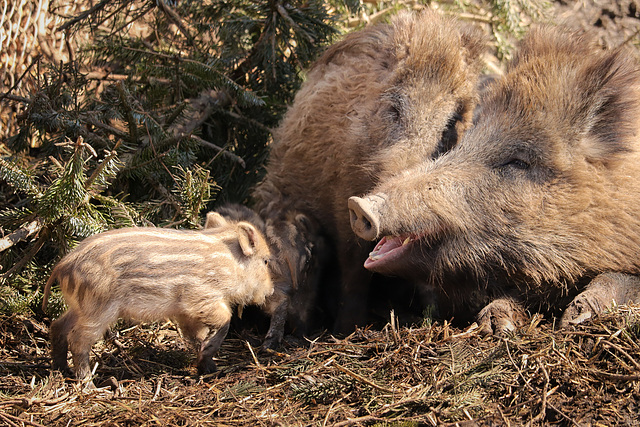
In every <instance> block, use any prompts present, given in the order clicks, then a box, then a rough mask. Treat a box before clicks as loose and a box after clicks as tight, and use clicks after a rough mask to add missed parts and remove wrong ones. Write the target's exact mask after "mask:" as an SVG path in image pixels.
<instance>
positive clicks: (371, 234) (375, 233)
mask: <svg viewBox="0 0 640 427" xmlns="http://www.w3.org/2000/svg"><path fill="white" fill-rule="evenodd" d="M382 201H384V199H382V197H379V196H372V197H366V198H364V199H362V198H360V197H350V198H349V216H350V218H351V228H352V229H353V232H354V233H356V235H358V236H359V237H361V238H363V239H365V240H375V239H377V238H378V237H379V235H380V220H379V218H380V217H379V215H378V205H379V204H380V202H382Z"/></svg>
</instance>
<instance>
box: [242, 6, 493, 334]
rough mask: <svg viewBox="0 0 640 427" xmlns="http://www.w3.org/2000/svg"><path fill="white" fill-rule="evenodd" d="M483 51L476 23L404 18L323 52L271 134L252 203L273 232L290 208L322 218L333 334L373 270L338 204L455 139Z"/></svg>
mask: <svg viewBox="0 0 640 427" xmlns="http://www.w3.org/2000/svg"><path fill="white" fill-rule="evenodd" d="M485 46H486V44H485V40H484V36H483V35H482V34H481V32H480V31H479V30H477V29H474V28H471V27H464V26H462V25H460V24H459V23H457V22H456V21H454V20H453V19H446V18H443V17H441V16H440V15H439V14H438V13H437V12H434V11H426V12H424V13H421V14H410V13H401V14H399V15H398V16H396V17H394V18H393V19H392V21H391V23H390V24H381V25H374V26H370V27H367V28H365V29H363V30H361V31H357V32H354V33H352V34H350V35H348V36H347V37H345V38H344V40H342V41H340V42H338V43H336V44H334V45H333V46H331V47H329V48H328V49H327V51H326V52H325V53H324V54H323V56H322V57H321V58H320V59H318V60H317V62H316V63H315V64H314V66H313V67H312V68H311V70H310V71H309V73H308V76H307V80H306V81H305V83H304V84H303V85H302V87H301V89H300V91H299V92H298V93H297V95H296V97H295V100H294V102H293V105H292V106H291V108H290V109H289V110H288V112H287V113H286V115H285V117H284V119H283V121H282V123H281V124H280V126H279V127H278V128H277V129H276V130H275V132H274V143H273V145H272V147H271V153H270V158H269V160H268V162H267V167H266V176H265V178H264V180H263V182H262V183H260V184H259V185H258V186H257V188H256V189H255V191H254V194H253V196H254V200H255V202H256V208H257V210H258V212H259V213H260V215H261V216H262V217H263V218H265V220H266V222H267V224H268V225H269V224H270V226H272V227H273V228H274V230H275V234H277V235H283V234H286V231H284V232H283V231H281V230H286V229H287V228H289V227H291V223H290V221H291V219H292V218H295V215H290V214H288V212H298V213H301V214H304V215H306V216H307V217H308V218H310V219H311V220H312V221H314V222H316V223H317V224H318V225H319V227H320V232H319V235H322V236H326V238H327V241H328V242H329V245H330V248H329V249H328V250H329V251H330V252H335V258H336V259H337V260H338V263H339V270H340V276H341V279H340V281H341V285H340V287H341V293H340V295H339V296H338V297H337V299H338V300H339V304H340V307H339V309H338V315H337V320H336V322H335V329H336V330H337V331H343V332H344V331H349V330H351V329H353V327H354V325H356V324H361V325H362V324H363V322H364V321H365V317H366V308H367V303H366V300H367V288H368V283H369V281H370V277H371V275H370V273H369V272H367V271H366V270H365V269H364V268H363V267H362V262H363V261H364V260H365V259H366V258H367V254H368V252H369V251H370V250H371V245H370V244H369V243H368V242H364V241H361V240H359V239H357V238H355V236H354V235H353V232H352V231H351V229H350V228H349V212H348V210H347V208H346V202H347V199H348V198H349V197H350V196H353V195H358V194H363V193H365V192H367V191H370V190H371V189H373V187H374V185H375V184H376V183H378V182H379V181H382V182H384V181H385V180H386V179H387V178H386V177H389V176H391V175H392V174H394V173H397V172H399V171H401V170H404V169H407V168H409V167H411V166H413V165H416V164H418V163H419V162H422V161H424V160H425V159H431V158H434V157H437V156H438V155H440V154H441V153H443V152H445V151H447V150H448V149H449V148H450V147H452V146H453V145H455V143H456V142H457V138H458V135H459V134H460V133H462V132H463V131H464V130H465V129H466V128H467V127H468V126H469V124H470V122H471V119H472V115H473V110H474V107H475V106H476V102H477V89H476V86H477V82H478V75H479V72H480V69H481V66H482V62H481V58H480V57H481V54H482V53H483V51H484V49H485ZM294 227H295V224H294ZM286 252H287V251H284V252H283V253H285V254H286ZM289 252H292V253H294V252H295V251H289ZM283 262H284V263H285V264H287V263H288V264H291V265H294V264H295V263H292V262H289V261H288V260H287V259H284V260H283ZM291 270H292V271H293V270H295V268H292V269H291ZM296 287H297V283H296V282H295V280H293V278H290V280H289V288H290V290H291V291H290V292H294V291H295V290H296ZM288 304H289V300H288V298H285V299H283V300H282V302H281V304H280V308H279V309H278V310H279V311H284V312H286V310H287V306H288ZM266 344H267V346H273V345H277V339H274V340H270V342H268V343H266Z"/></svg>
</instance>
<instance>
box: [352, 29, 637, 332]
mask: <svg viewBox="0 0 640 427" xmlns="http://www.w3.org/2000/svg"><path fill="white" fill-rule="evenodd" d="M481 108H482V114H481V116H480V117H479V119H478V123H477V125H476V126H475V128H474V129H472V130H470V131H469V132H467V134H465V136H464V138H463V139H462V141H461V142H460V144H459V145H458V146H457V147H455V148H453V149H452V150H451V151H450V152H448V153H446V154H445V155H443V156H442V157H440V158H439V159H437V160H436V161H435V162H430V163H427V164H424V165H422V166H419V167H417V168H416V169H414V170H411V171H407V172H405V173H403V174H401V175H399V176H397V177H396V178H394V179H390V180H388V181H387V182H384V183H382V184H381V185H380V186H379V187H378V188H377V189H376V190H374V192H372V195H370V196H366V197H364V198H353V199H352V200H350V206H351V208H352V211H353V219H354V221H353V226H354V230H355V231H356V232H358V234H359V235H360V236H362V237H365V238H377V237H379V236H389V235H391V236H401V240H403V241H404V240H406V239H407V238H409V240H410V241H411V243H410V244H407V245H405V246H403V248H402V249H398V250H397V251H395V252H389V254H391V255H386V256H383V257H381V258H380V259H378V260H377V261H373V260H369V261H367V265H368V266H369V267H370V268H371V269H373V270H374V271H380V272H384V273H387V274H390V273H393V274H400V275H405V276H406V275H409V274H410V275H411V276H413V277H414V278H416V279H419V280H427V281H429V282H432V283H433V282H435V283H437V284H443V283H444V284H446V287H441V293H442V295H443V299H445V300H449V301H452V300H454V301H456V302H458V303H461V304H460V305H461V306H462V307H468V306H469V304H472V303H473V301H470V298H469V296H470V295H475V294H472V292H473V291H479V292H480V294H484V295H486V296H487V297H488V298H493V297H500V296H501V295H510V296H512V297H515V298H516V299H518V300H520V301H523V300H524V301H526V302H527V303H528V304H529V306H531V307H535V308H536V309H538V308H542V309H545V308H550V309H552V310H553V309H557V308H561V307H565V306H566V303H567V302H569V301H570V300H571V298H572V297H574V296H576V294H577V293H578V292H579V291H580V290H582V289H583V288H584V286H585V285H586V284H587V283H589V281H590V280H591V279H593V278H594V277H596V276H598V275H599V274H603V273H607V272H617V273H623V274H622V276H620V277H624V275H637V274H639V273H640V256H639V255H638V254H640V214H639V212H640V197H638V196H639V195H640V114H639V113H640V70H639V68H638V65H637V64H636V63H635V61H634V60H633V59H632V58H631V56H630V55H628V54H626V53H625V52H624V51H623V50H614V51H602V50H600V49H598V48H597V47H596V46H595V44H594V43H593V42H592V41H591V39H590V38H589V37H588V36H586V35H584V34H577V33H574V32H572V31H570V30H566V29H560V28H551V27H542V28H537V29H534V30H532V31H531V33H530V34H529V35H528V37H527V38H526V39H525V40H524V41H523V43H522V45H521V47H520V50H519V53H518V55H517V56H516V58H515V60H514V61H513V62H512V64H511V65H510V67H509V69H508V72H507V74H506V75H505V76H504V77H503V78H502V80H501V81H499V82H497V83H496V84H495V85H494V86H493V87H492V88H490V89H489V90H488V94H487V97H486V99H485V100H484V101H483V102H482V107H481ZM393 240H394V239H393V238H387V241H393ZM397 241H398V242H399V240H397ZM391 246H392V245H386V247H382V245H381V247H380V248H378V249H381V250H379V251H376V252H374V254H373V256H372V259H374V258H377V257H378V255H380V254H382V253H383V252H385V251H386V249H388V248H391ZM386 260H389V261H386ZM409 272H411V273H409ZM452 279H457V280H452ZM606 283H609V285H608V286H610V287H620V288H621V290H619V291H618V290H616V291H615V292H612V293H611V295H624V299H625V300H624V301H617V302H618V303H623V302H627V301H629V300H633V299H637V298H638V297H639V296H640V287H639V286H638V281H637V280H626V279H625V280H608V281H606ZM486 302H487V300H486V299H484V300H483V303H486ZM608 303H611V301H608ZM574 305H575V304H574ZM597 305H598V304H594V307H595V306H597ZM594 310H595V311H598V310H599V309H597V308H596V309H594ZM575 316H577V314H576V315H574V316H571V315H570V316H569V318H567V320H566V321H565V322H564V323H565V324H568V323H569V322H570V321H571V320H572V317H575Z"/></svg>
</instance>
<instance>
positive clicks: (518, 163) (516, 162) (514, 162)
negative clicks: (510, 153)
mask: <svg viewBox="0 0 640 427" xmlns="http://www.w3.org/2000/svg"><path fill="white" fill-rule="evenodd" d="M529 166H530V165H529V163H527V162H525V161H524V160H521V159H511V160H509V161H508V162H506V163H504V164H503V165H502V167H511V168H514V169H529Z"/></svg>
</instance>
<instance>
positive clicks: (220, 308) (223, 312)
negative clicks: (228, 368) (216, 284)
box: [198, 301, 232, 375]
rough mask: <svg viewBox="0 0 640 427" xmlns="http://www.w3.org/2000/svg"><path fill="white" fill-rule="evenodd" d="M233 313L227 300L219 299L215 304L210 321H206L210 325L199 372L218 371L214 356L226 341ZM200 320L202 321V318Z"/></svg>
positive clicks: (202, 345) (204, 342) (199, 359)
mask: <svg viewBox="0 0 640 427" xmlns="http://www.w3.org/2000/svg"><path fill="white" fill-rule="evenodd" d="M231 315H232V312H231V309H230V308H229V306H228V305H227V304H226V303H225V302H223V301H218V302H217V303H216V304H215V309H214V310H213V311H212V313H211V316H210V320H209V322H207V323H205V324H208V325H209V333H208V334H207V336H206V337H205V338H204V339H203V340H202V344H201V345H200V352H199V353H198V374H200V375H206V374H211V373H213V372H215V371H216V362H214V361H213V356H214V355H215V354H216V352H217V351H218V350H219V349H220V346H221V345H222V341H224V339H225V337H226V336H227V332H229V325H230V324H231ZM200 320H201V321H202V319H200ZM203 323H204V322H203Z"/></svg>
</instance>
